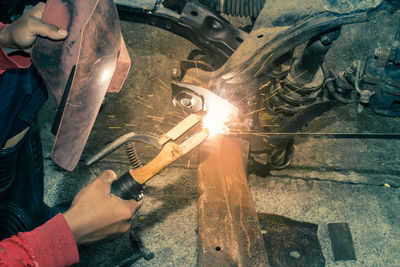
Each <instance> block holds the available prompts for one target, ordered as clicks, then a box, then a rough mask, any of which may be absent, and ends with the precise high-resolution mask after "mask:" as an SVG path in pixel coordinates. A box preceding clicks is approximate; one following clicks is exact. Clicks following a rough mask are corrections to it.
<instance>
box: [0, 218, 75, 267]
mask: <svg viewBox="0 0 400 267" xmlns="http://www.w3.org/2000/svg"><path fill="white" fill-rule="evenodd" d="M78 262H79V254H78V249H77V247H76V244H75V240H74V236H73V235H72V232H71V230H70V229H69V226H68V224H67V222H66V221H65V219H64V216H63V215H62V214H61V213H60V214H58V215H56V216H55V217H54V218H53V219H51V220H50V221H48V222H46V223H45V224H43V225H42V226H40V227H38V228H36V229H35V230H33V231H31V232H27V233H19V234H18V235H17V236H12V237H11V238H8V239H5V240H3V241H1V242H0V266H70V265H73V264H77V263H78Z"/></svg>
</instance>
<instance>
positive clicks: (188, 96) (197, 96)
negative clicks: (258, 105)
mask: <svg viewBox="0 0 400 267" xmlns="http://www.w3.org/2000/svg"><path fill="white" fill-rule="evenodd" d="M171 87H172V91H173V95H174V103H175V104H179V105H181V106H183V107H186V108H191V109H192V110H194V111H208V109H209V106H210V105H212V104H215V105H224V106H225V105H226V107H227V108H230V109H231V110H232V112H233V114H232V116H236V115H238V114H239V109H238V108H237V107H235V106H234V105H232V104H231V103H229V102H228V101H227V100H226V99H224V98H222V97H220V96H219V95H217V94H215V93H213V92H212V91H210V90H208V89H206V88H203V87H201V86H196V85H191V84H187V83H182V82H177V81H173V82H172V83H171Z"/></svg>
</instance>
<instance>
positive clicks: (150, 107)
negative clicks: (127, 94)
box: [133, 99, 153, 109]
mask: <svg viewBox="0 0 400 267" xmlns="http://www.w3.org/2000/svg"><path fill="white" fill-rule="evenodd" d="M133 101H135V102H136V103H138V104H142V105H143V106H146V107H148V108H149V109H153V107H152V106H149V105H147V104H145V103H142V102H140V101H138V100H136V99H133Z"/></svg>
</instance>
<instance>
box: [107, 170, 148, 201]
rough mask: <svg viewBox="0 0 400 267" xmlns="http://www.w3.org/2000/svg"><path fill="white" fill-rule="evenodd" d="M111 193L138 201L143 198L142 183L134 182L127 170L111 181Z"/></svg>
mask: <svg viewBox="0 0 400 267" xmlns="http://www.w3.org/2000/svg"><path fill="white" fill-rule="evenodd" d="M111 193H112V194H113V195H116V196H118V197H120V198H122V199H125V200H129V199H134V200H136V201H139V200H141V199H142V198H143V185H142V184H139V183H138V182H136V181H135V180H134V179H133V178H132V176H131V174H130V173H129V171H127V172H125V173H124V174H123V175H122V176H121V177H119V178H118V179H117V180H115V181H113V182H112V184H111Z"/></svg>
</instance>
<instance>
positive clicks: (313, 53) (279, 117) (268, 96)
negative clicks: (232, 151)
mask: <svg viewBox="0 0 400 267" xmlns="http://www.w3.org/2000/svg"><path fill="white" fill-rule="evenodd" d="M339 35H340V29H336V30H333V31H329V32H326V33H324V34H322V35H319V36H316V37H314V38H313V39H310V41H309V42H308V44H307V46H306V48H305V49H304V50H303V52H302V53H301V54H300V56H298V57H297V58H295V59H293V60H292V62H291V64H290V70H289V71H288V72H287V75H286V77H284V78H281V77H282V76H276V78H273V79H272V81H271V83H270V85H269V87H268V88H266V90H265V92H266V93H265V94H264V96H263V98H261V100H260V102H262V103H263V108H264V109H265V112H264V113H260V114H259V117H258V121H259V123H260V126H261V127H262V130H263V131H264V132H279V131H281V130H282V129H284V127H285V126H286V125H285V124H287V121H288V119H290V118H291V117H292V116H294V115H295V114H297V113H298V112H300V111H302V110H305V109H307V108H309V107H311V106H312V105H314V104H315V103H317V102H318V101H319V100H320V99H321V95H322V88H323V83H324V72H323V71H322V64H323V61H324V58H325V55H326V53H327V52H328V50H329V48H330V47H331V44H332V42H333V41H334V40H336V39H337V38H338V37H339ZM300 128H301V127H300ZM300 128H299V129H297V130H300ZM267 141H268V142H267V145H266V152H267V153H266V154H267V155H268V157H269V158H268V160H264V161H259V163H261V162H264V163H261V164H268V165H271V166H272V167H273V168H276V169H280V168H284V167H286V166H287V165H288V164H289V163H290V159H291V155H292V149H293V148H292V144H293V139H292V138H291V139H274V138H270V139H268V140H267Z"/></svg>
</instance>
